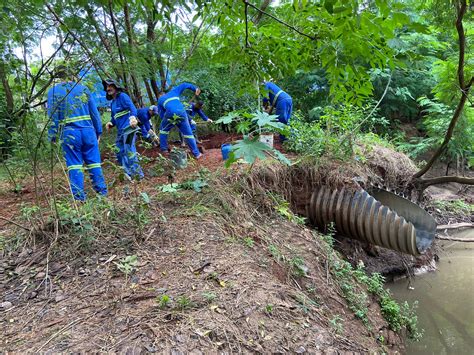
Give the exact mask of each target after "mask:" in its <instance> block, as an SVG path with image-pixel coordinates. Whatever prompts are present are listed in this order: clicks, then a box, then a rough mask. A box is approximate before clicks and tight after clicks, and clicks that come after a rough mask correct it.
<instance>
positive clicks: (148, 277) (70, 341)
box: [0, 153, 402, 354]
mask: <svg viewBox="0 0 474 355" xmlns="http://www.w3.org/2000/svg"><path fill="white" fill-rule="evenodd" d="M216 154H217V153H216ZM208 157H212V154H209V155H208ZM204 164H206V163H204ZM192 169H195V167H192ZM239 176H240V177H239V178H237V177H236V176H235V175H234V176H227V177H225V178H224V180H219V179H218V180H215V181H209V184H210V187H209V188H207V189H205V190H204V191H203V192H201V193H196V192H192V191H180V192H179V193H178V194H175V195H173V194H171V195H168V194H164V193H157V191H156V189H155V186H156V184H157V183H158V181H161V183H163V182H164V181H162V180H158V178H157V179H156V181H155V180H154V179H150V180H148V181H145V182H144V183H142V185H141V186H140V191H145V192H147V193H148V195H149V196H150V197H151V199H152V205H151V206H152V207H150V208H151V211H150V216H151V221H150V223H148V224H147V225H146V226H145V227H144V229H143V230H142V231H141V233H138V231H137V230H133V229H130V228H127V227H126V226H120V225H117V224H111V226H110V228H109V230H108V231H107V232H104V234H103V235H101V236H100V237H99V238H97V239H96V240H91V241H90V243H91V244H89V246H90V247H89V248H88V249H84V250H81V251H80V252H78V251H77V250H74V251H72V250H69V248H70V244H71V243H70V238H72V237H73V236H72V235H68V234H64V235H63V234H61V230H59V235H57V239H55V240H56V241H55V243H56V244H55V247H54V249H50V250H49V251H50V252H49V253H48V249H47V246H48V245H50V244H49V243H50V242H51V240H54V238H52V239H51V240H49V241H48V240H45V239H44V238H45V236H46V235H48V236H51V234H44V233H43V235H41V233H40V232H38V231H37V238H36V242H35V244H31V243H30V244H28V245H27V246H26V247H25V248H20V249H19V250H18V252H15V253H13V254H11V255H6V256H5V257H4V258H3V260H2V264H1V272H2V276H3V279H2V280H1V281H0V282H1V284H0V285H1V289H2V290H1V291H2V295H3V299H2V302H8V303H10V305H8V304H7V306H8V307H6V310H5V309H4V310H3V311H1V312H2V313H1V320H0V322H1V327H2V329H3V337H2V343H1V348H2V350H3V351H16V352H25V351H35V352H44V351H51V352H63V351H68V352H75V351H81V352H82V351H107V352H123V353H145V352H171V353H175V354H178V353H188V352H190V353H194V354H202V353H215V352H254V351H255V352H297V353H304V352H308V353H316V352H336V351H338V352H341V353H344V352H358V353H366V352H378V351H382V350H383V351H388V352H394V351H400V350H401V348H402V340H401V338H400V337H399V335H398V334H396V333H394V332H392V331H390V330H389V326H388V324H387V323H386V321H385V320H384V319H383V317H382V316H381V314H380V307H379V306H378V304H377V302H376V301H375V300H374V299H368V300H367V304H366V305H367V307H368V313H367V319H366V322H367V324H368V325H367V324H365V325H364V323H363V322H362V320H361V319H359V318H357V317H356V316H355V315H354V312H353V311H352V310H351V309H350V307H349V305H348V303H347V301H346V299H345V298H344V297H343V295H342V291H341V288H340V287H341V286H340V284H339V282H338V280H337V277H336V276H335V274H334V270H331V269H330V265H331V264H330V262H329V261H328V254H327V249H326V246H325V242H324V241H323V240H322V239H321V236H320V235H318V234H317V233H315V232H314V231H313V230H311V229H309V228H307V227H305V226H302V225H298V224H295V223H293V222H291V221H289V220H288V219H287V218H285V217H282V216H281V215H280V214H278V213H275V206H274V202H272V201H274V200H273V199H271V198H269V196H268V192H269V191H265V190H261V189H262V188H263V186H264V184H260V183H257V181H256V180H255V179H254V177H255V176H256V175H253V177H250V178H249V176H247V178H245V176H244V175H239ZM180 178H181V177H180V175H179V174H178V175H177V176H176V177H175V179H176V181H177V182H179V181H180ZM183 178H184V177H183ZM160 179H161V178H160ZM165 180H166V178H165ZM262 181H263V180H262ZM121 189H122V188H121V187H120V191H115V192H114V198H115V199H116V202H117V203H119V202H120V203H124V204H131V203H132V202H133V198H131V197H130V196H128V197H127V196H125V195H126V194H125V193H122V192H121V191H122V190H121ZM262 192H263V193H262ZM295 193H296V192H295ZM103 213H104V214H102V215H99V216H98V217H97V218H98V219H100V220H101V221H102V222H104V221H105V220H106V219H107V218H109V217H108V216H109V215H108V214H107V211H104V212H103ZM47 231H49V232H48V233H52V232H54V228H53V229H51V228H50V229H49V230H47ZM43 232H45V231H43ZM38 233H39V234H38ZM52 236H53V237H54V233H53V234H52ZM30 238H31V237H30ZM29 241H30V242H31V241H32V239H29ZM334 255H336V254H334ZM126 256H136V260H137V261H136V263H135V262H132V261H130V260H131V259H128V260H129V261H128V262H127V261H126V259H125V257H126ZM334 257H337V256H334ZM127 264H128V266H130V267H131V268H132V269H133V271H131V272H130V273H129V274H128V276H127V275H125V274H124V271H123V270H126V268H127ZM120 270H122V271H120Z"/></svg>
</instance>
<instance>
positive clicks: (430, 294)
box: [387, 229, 474, 354]
mask: <svg viewBox="0 0 474 355" xmlns="http://www.w3.org/2000/svg"><path fill="white" fill-rule="evenodd" d="M453 236H456V237H469V238H474V230H473V229H470V230H465V231H461V232H458V233H456V234H455V235H453ZM442 246H443V248H442V249H443V251H442V252H440V253H439V256H440V260H439V262H438V263H437V264H436V267H437V269H438V270H437V271H436V272H429V273H425V274H422V275H418V276H416V277H415V278H413V279H412V281H411V282H410V281H409V280H407V279H403V280H399V281H397V282H395V283H393V284H390V285H387V286H388V288H390V290H391V291H392V293H393V295H394V297H395V298H396V299H397V300H399V301H408V302H410V303H412V302H413V301H415V300H418V311H417V314H418V323H419V327H420V328H422V329H424V335H423V338H422V340H421V341H420V342H408V344H407V345H408V347H407V354H474V243H461V242H450V241H445V242H444V243H443V244H442ZM411 288H413V289H411Z"/></svg>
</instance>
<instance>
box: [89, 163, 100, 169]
mask: <svg viewBox="0 0 474 355" xmlns="http://www.w3.org/2000/svg"><path fill="white" fill-rule="evenodd" d="M95 168H100V163H94V164H87V165H86V169H87V170H91V169H95Z"/></svg>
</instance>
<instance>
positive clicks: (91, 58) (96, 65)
mask: <svg viewBox="0 0 474 355" xmlns="http://www.w3.org/2000/svg"><path fill="white" fill-rule="evenodd" d="M45 5H46V7H47V8H48V10H49V12H51V14H52V15H53V16H54V18H55V19H56V20H57V21H58V22H59V23H60V24H61V25H63V26H64V28H65V29H66V31H67V32H68V33H69V34H70V35H71V36H72V38H74V39H75V40H76V41H77V43H79V45H80V46H81V48H82V49H83V50H84V52H86V54H87V56H88V57H89V59H90V60H91V61H92V63H93V65H94V67H96V68H97V69H100V70H101V71H102V73H103V74H105V75H107V71H106V70H105V69H104V67H103V66H102V65H101V64H100V63H99V62H97V61H96V60H95V58H94V56H93V55H92V53H91V51H90V50H89V48H87V46H86V45H85V44H84V43H83V42H82V41H81V40H80V39H79V37H77V35H76V34H75V33H74V32H72V31H71V30H70V29H69V27H68V26H67V25H66V24H65V23H64V21H63V20H62V19H61V18H60V17H59V16H58V14H57V13H56V12H55V11H54V9H53V8H52V6H51V5H50V4H48V3H46V4H45Z"/></svg>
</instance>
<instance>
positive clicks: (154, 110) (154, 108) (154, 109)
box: [148, 105, 158, 115]
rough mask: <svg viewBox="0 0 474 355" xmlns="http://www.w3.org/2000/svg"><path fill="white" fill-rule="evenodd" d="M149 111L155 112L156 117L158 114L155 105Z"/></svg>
mask: <svg viewBox="0 0 474 355" xmlns="http://www.w3.org/2000/svg"><path fill="white" fill-rule="evenodd" d="M148 109H149V110H150V111H151V112H153V113H154V114H155V115H157V114H158V107H156V106H155V105H151V106H150V107H149V108H148Z"/></svg>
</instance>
